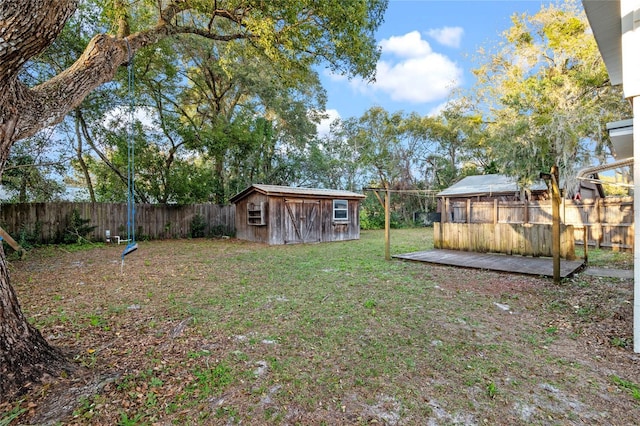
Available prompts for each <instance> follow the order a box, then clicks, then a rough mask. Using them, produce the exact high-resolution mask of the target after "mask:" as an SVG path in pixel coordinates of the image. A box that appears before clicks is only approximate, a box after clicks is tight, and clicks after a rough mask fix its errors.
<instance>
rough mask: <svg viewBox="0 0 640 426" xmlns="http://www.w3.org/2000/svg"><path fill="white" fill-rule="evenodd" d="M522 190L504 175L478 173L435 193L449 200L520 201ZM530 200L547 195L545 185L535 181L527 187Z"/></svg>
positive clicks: (513, 180) (514, 181)
mask: <svg viewBox="0 0 640 426" xmlns="http://www.w3.org/2000/svg"><path fill="white" fill-rule="evenodd" d="M522 194H523V191H522V190H521V188H520V187H519V186H518V183H517V182H516V180H515V179H514V178H512V177H509V176H505V175H478V176H467V177H465V178H464V179H462V180H461V181H459V182H458V183H455V184H453V185H451V186H450V187H449V188H447V189H445V190H443V191H440V192H439V193H438V194H437V197H439V198H447V199H448V200H449V201H466V200H467V199H469V198H471V199H472V200H473V201H493V200H495V199H497V200H499V201H520V200H521V199H522V197H523V195H522ZM529 194H530V195H529V196H528V197H527V198H530V200H539V199H544V198H545V197H546V195H547V185H546V184H545V183H544V182H543V181H540V182H536V183H535V184H534V185H533V186H532V187H531V188H529Z"/></svg>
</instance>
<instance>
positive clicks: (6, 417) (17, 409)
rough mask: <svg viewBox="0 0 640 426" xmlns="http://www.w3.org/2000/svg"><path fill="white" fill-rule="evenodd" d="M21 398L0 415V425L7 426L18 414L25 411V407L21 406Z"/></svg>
mask: <svg viewBox="0 0 640 426" xmlns="http://www.w3.org/2000/svg"><path fill="white" fill-rule="evenodd" d="M22 402H23V400H20V401H18V402H16V403H15V404H14V406H13V408H12V409H11V410H10V411H8V412H5V413H2V415H0V426H9V425H11V424H12V423H13V421H14V420H16V419H17V418H18V417H20V415H21V414H22V413H24V412H26V411H27V409H26V408H22Z"/></svg>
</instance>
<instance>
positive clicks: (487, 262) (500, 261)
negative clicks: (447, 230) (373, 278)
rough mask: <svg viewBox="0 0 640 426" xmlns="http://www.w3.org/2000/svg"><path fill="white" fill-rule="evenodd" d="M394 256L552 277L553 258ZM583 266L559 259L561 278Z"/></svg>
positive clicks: (454, 253)
mask: <svg viewBox="0 0 640 426" xmlns="http://www.w3.org/2000/svg"><path fill="white" fill-rule="evenodd" d="M393 257H394V258H396V259H402V260H413V261H417V262H427V263H436V264H440V265H449V266H459V267H464V268H475V269H487V270H491V271H502V272H512V273H516V274H527V275H543V276H547V277H553V259H552V258H550V257H529V256H508V255H504V254H496V253H473V252H468V251H458V250H428V251H417V252H413V253H405V254H397V255H394V256H393ZM583 263H584V262H583V260H582V259H578V260H573V261H569V260H564V259H562V260H561V261H560V276H561V277H562V278H565V277H568V276H570V275H572V274H573V273H574V272H576V271H578V270H579V269H580V268H581V267H582V266H583Z"/></svg>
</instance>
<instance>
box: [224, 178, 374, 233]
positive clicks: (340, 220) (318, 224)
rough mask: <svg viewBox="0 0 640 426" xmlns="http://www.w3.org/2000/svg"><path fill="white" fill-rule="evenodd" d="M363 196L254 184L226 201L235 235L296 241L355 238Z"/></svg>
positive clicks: (342, 192)
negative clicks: (233, 217)
mask: <svg viewBox="0 0 640 426" xmlns="http://www.w3.org/2000/svg"><path fill="white" fill-rule="evenodd" d="M363 198H365V196H364V195H362V194H357V193H355V192H351V191H340V190H331V189H314V188H294V187H289V186H278V185H260V184H254V185H251V186H250V187H248V188H247V189H245V190H244V191H242V192H240V193H239V194H237V195H236V196H234V197H233V198H231V200H230V201H231V202H232V203H234V204H235V205H236V237H238V238H239V239H242V240H249V241H257V242H263V243H267V244H299V243H315V242H329V241H345V240H357V239H359V238H360V215H359V212H360V200H361V199H363Z"/></svg>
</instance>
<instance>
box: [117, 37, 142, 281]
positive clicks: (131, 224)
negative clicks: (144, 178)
mask: <svg viewBox="0 0 640 426" xmlns="http://www.w3.org/2000/svg"><path fill="white" fill-rule="evenodd" d="M124 40H125V42H126V43H127V52H128V62H127V90H128V98H129V111H128V129H127V246H126V247H125V249H124V250H123V252H122V264H121V266H120V270H121V272H123V271H124V257H125V256H126V255H128V254H129V253H132V252H134V251H136V250H137V249H138V243H137V242H136V202H135V191H134V190H135V186H134V166H135V161H134V160H135V155H134V154H135V150H134V146H135V122H134V118H135V117H134V115H135V107H136V105H135V81H134V69H133V55H132V53H131V46H130V45H129V40H127V39H126V38H125V39H124Z"/></svg>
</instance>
